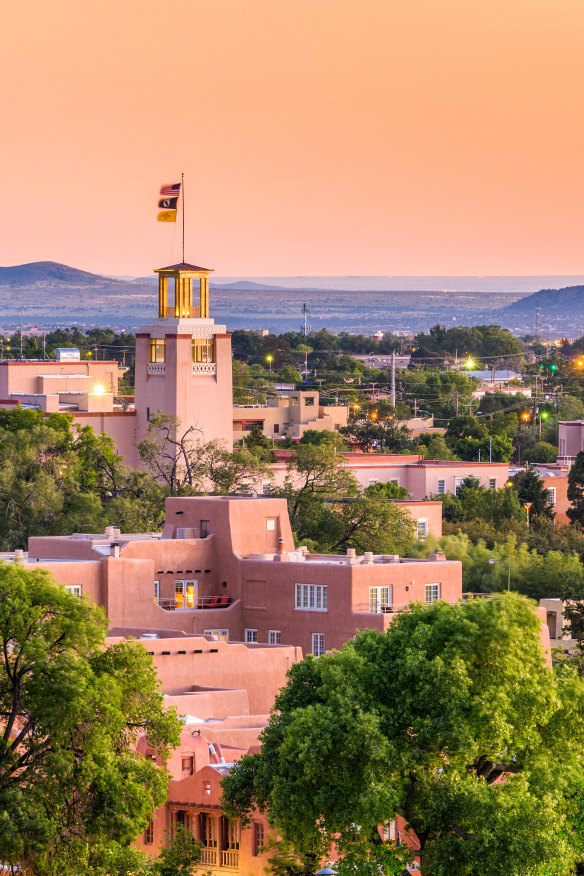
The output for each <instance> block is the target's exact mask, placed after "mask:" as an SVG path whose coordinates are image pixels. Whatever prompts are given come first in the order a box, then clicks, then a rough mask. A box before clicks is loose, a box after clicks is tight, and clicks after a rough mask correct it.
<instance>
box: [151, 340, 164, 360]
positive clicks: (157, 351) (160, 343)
mask: <svg viewBox="0 0 584 876" xmlns="http://www.w3.org/2000/svg"><path fill="white" fill-rule="evenodd" d="M150 361H151V362H166V341H165V340H160V339H159V338H150Z"/></svg>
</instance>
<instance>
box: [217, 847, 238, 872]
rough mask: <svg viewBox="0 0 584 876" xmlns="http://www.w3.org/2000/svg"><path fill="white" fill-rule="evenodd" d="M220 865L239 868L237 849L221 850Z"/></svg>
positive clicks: (234, 868)
mask: <svg viewBox="0 0 584 876" xmlns="http://www.w3.org/2000/svg"><path fill="white" fill-rule="evenodd" d="M221 866H222V867H231V868H232V869H233V870H237V869H239V849H225V850H224V851H222V852H221Z"/></svg>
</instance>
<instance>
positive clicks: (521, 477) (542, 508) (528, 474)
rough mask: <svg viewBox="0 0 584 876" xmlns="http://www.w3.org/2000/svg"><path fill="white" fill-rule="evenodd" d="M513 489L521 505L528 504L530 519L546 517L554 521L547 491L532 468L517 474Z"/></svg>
mask: <svg viewBox="0 0 584 876" xmlns="http://www.w3.org/2000/svg"><path fill="white" fill-rule="evenodd" d="M513 489H515V490H517V496H518V497H519V501H520V503H521V504H522V505H524V504H525V503H527V502H529V503H531V507H530V509H529V516H530V519H531V518H533V517H548V518H549V519H550V520H553V519H554V511H553V509H552V507H551V505H550V504H549V491H548V489H547V487H545V486H544V484H543V481H542V480H541V478H540V477H539V476H538V474H537V472H536V471H535V469H533V468H528V469H527V471H522V472H519V474H517V475H515V477H514V478H513Z"/></svg>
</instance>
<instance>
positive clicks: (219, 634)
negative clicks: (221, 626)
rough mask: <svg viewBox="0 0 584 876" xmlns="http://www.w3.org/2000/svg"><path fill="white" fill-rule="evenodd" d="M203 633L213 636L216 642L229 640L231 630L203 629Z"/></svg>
mask: <svg viewBox="0 0 584 876" xmlns="http://www.w3.org/2000/svg"><path fill="white" fill-rule="evenodd" d="M203 635H205V636H211V637H212V638H213V639H215V641H216V642H228V641H229V630H203Z"/></svg>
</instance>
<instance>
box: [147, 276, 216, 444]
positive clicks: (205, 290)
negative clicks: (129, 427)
mask: <svg viewBox="0 0 584 876" xmlns="http://www.w3.org/2000/svg"><path fill="white" fill-rule="evenodd" d="M157 273H158V318H157V319H155V320H153V321H152V323H150V324H149V325H143V326H142V327H141V329H140V332H139V333H138V334H137V335H136V376H135V400H134V404H135V416H136V433H137V436H136V437H137V440H141V439H142V438H143V437H144V436H145V434H146V431H147V428H148V422H149V420H150V416H151V414H152V413H154V411H157V410H160V411H164V412H165V413H166V414H168V415H169V416H171V417H175V418H176V419H177V420H178V422H179V423H180V431H181V433H184V432H185V431H186V430H187V429H188V428H192V430H193V433H194V436H195V437H196V438H198V439H199V440H201V441H211V440H217V441H219V442H220V443H221V444H223V445H224V446H225V448H226V449H228V450H230V449H231V447H232V446H233V425H232V419H231V414H232V404H233V388H232V376H231V335H229V334H227V332H226V328H225V326H224V325H215V321H214V320H213V319H211V318H210V316H209V274H210V273H211V271H210V270H209V269H207V268H200V267H197V266H196V265H189V264H186V263H184V262H181V263H180V264H178V265H171V266H170V267H168V268H159V269H158V270H157ZM169 280H170V281H172V284H171V292H172V293H173V294H172V295H171V297H170V300H169ZM194 284H197V285H198V304H195V301H194V299H193V293H194Z"/></svg>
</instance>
